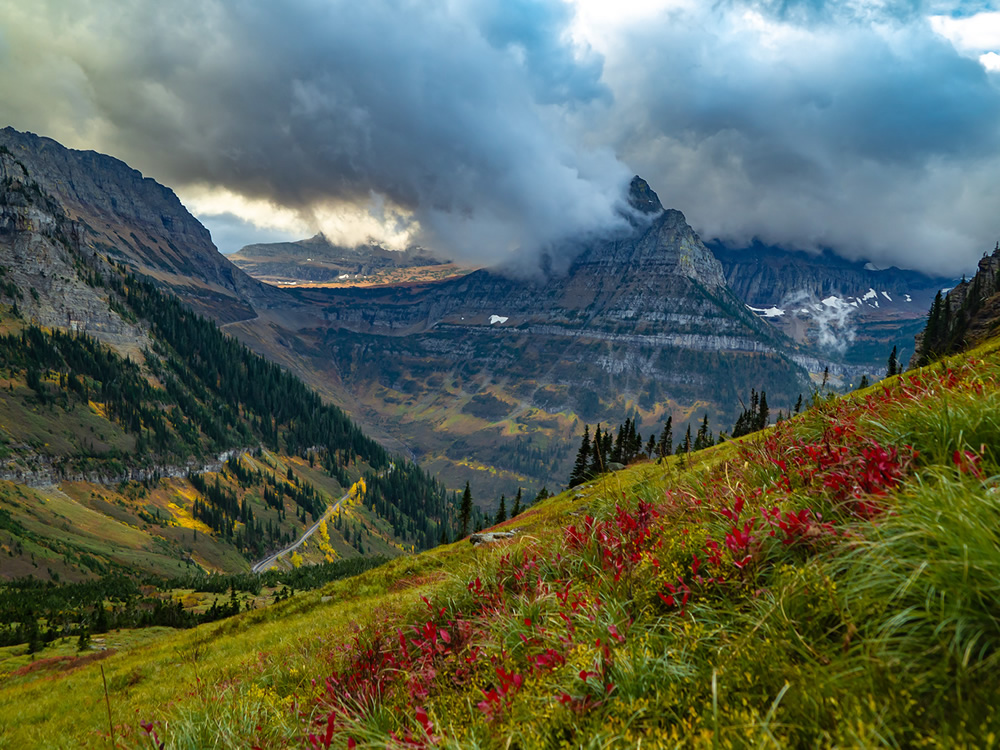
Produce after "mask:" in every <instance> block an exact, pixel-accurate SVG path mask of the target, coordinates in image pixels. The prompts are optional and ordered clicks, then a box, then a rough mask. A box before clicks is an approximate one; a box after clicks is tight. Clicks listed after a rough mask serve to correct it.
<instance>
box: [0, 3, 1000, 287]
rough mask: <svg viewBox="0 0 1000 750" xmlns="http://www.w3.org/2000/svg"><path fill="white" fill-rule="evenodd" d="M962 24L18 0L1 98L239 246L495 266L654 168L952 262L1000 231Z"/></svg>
mask: <svg viewBox="0 0 1000 750" xmlns="http://www.w3.org/2000/svg"><path fill="white" fill-rule="evenodd" d="M961 8H964V10H962V13H958V10H959V9H960V4H958V3H952V4H946V3H926V4H921V3H901V2H898V3H894V2H875V1H874V0H872V1H871V2H867V1H865V0H856V1H855V2H850V3H824V2H818V1H817V2H787V1H784V2H735V1H732V0H731V1H729V2H721V3H714V4H705V3H699V2H693V0H642V1H641V2H640V1H638V0H637V1H636V2H633V3H628V2H622V3H616V4H615V5H614V7H613V8H609V6H608V4H607V3H601V2H597V1H596V0H577V1H576V2H563V0H483V1H482V2H476V3H468V2H459V1H458V0H453V1H451V2H429V1H424V0H371V1H370V2H365V3H349V2H343V1H341V0H324V1H322V2H321V1H320V0H289V1H288V2H283V3H280V4H261V3H240V2H235V0H232V1H230V0H200V1H198V2H194V1H192V0H177V2H173V3H169V4H164V3H155V2H152V0H133V1H132V2H129V3H112V2H109V1H108V0H38V1H37V2H34V3H30V4H29V3H13V2H4V3H0V100H2V101H3V102H4V113H5V115H6V118H5V119H7V120H8V122H9V124H11V125H13V126H15V127H18V128H20V129H30V130H34V131H36V132H39V133H40V134H43V135H50V136H52V137H54V138H56V139H58V140H60V141H62V142H64V143H66V144H67V145H70V146H73V147H77V148H94V149H97V150H101V151H105V152H108V153H112V154H114V155H116V156H118V157H120V158H122V159H124V160H126V161H128V162H129V163H130V164H132V165H133V166H136V167H137V168H139V169H141V170H142V171H143V172H145V173H147V174H149V175H151V176H153V177H155V178H156V179H158V180H160V181H162V182H166V183H167V184H170V185H172V186H174V187H176V188H177V189H178V192H179V193H180V195H181V197H182V198H183V199H184V200H185V201H187V202H188V203H189V204H190V205H191V206H192V208H193V209H194V210H195V211H196V213H199V215H201V216H202V217H203V218H205V219H206V220H207V222H208V224H209V226H210V228H215V227H217V228H218V229H217V230H216V234H217V236H219V237H220V239H222V238H225V242H226V243H237V242H238V241H240V239H241V238H242V237H244V236H245V237H246V240H247V241H249V240H250V239H252V238H253V237H254V236H257V235H255V234H254V232H256V231H258V230H257V229H255V230H254V231H250V232H246V234H245V235H244V233H243V229H241V228H247V227H248V226H249V225H248V222H249V224H252V225H253V226H254V227H256V228H258V229H259V231H260V232H262V233H264V234H265V235H266V236H268V237H274V236H279V235H281V236H295V235H304V234H306V233H308V232H312V231H316V230H323V231H325V232H326V233H327V234H328V235H330V236H331V237H332V238H333V239H335V240H341V241H347V242H350V241H361V240H363V239H365V238H366V237H368V236H373V237H376V238H378V239H381V240H382V241H384V242H387V243H389V244H392V245H396V246H402V245H405V244H407V243H409V242H414V241H419V242H423V243H425V244H428V245H430V246H436V247H441V248H443V249H444V250H445V251H446V252H447V253H448V254H450V255H452V256H454V257H461V258H466V259H469V260H473V261H476V262H481V263H489V262H502V261H504V260H505V259H507V258H509V257H510V256H511V254H512V253H515V252H516V251H517V250H519V249H520V250H521V251H522V254H523V252H524V250H528V251H529V253H530V251H532V250H536V249H538V248H542V247H546V246H549V245H551V244H553V243H557V242H558V241H559V240H560V239H562V238H565V237H566V236H568V235H570V236H571V235H577V234H580V233H589V232H600V231H605V230H607V229H609V228H613V227H614V226H616V225H617V224H619V223H620V221H621V219H620V217H619V211H620V209H621V207H622V206H623V200H624V191H625V188H626V186H627V184H628V180H629V178H630V177H631V175H632V174H633V173H639V174H641V175H642V176H644V177H645V178H646V179H647V180H649V182H650V183H651V185H652V186H653V187H654V188H655V189H657V190H658V192H659V193H660V196H661V198H662V199H663V202H664V204H665V205H669V206H673V207H677V208H680V209H681V210H683V211H685V213H686V214H687V216H688V219H689V220H690V221H691V222H692V224H693V225H694V226H695V227H696V228H697V229H698V230H699V231H700V232H701V233H702V234H703V235H704V236H706V237H719V238H721V239H723V240H725V241H728V242H736V243H739V242H745V241H748V240H749V239H750V238H752V237H754V236H756V237H759V238H760V239H761V240H763V241H764V242H767V243H770V244H778V245H783V246H786V247H799V248H806V249H808V248H814V247H820V246H830V247H833V248H834V249H836V250H837V251H838V252H840V253H842V254H844V255H846V256H848V257H852V258H860V257H865V258H869V259H871V260H873V261H875V262H876V263H879V264H882V265H888V264H892V263H894V264H897V265H901V266H906V267H914V268H919V269H922V270H929V271H936V272H956V271H957V272H960V271H961V270H964V269H965V267H967V266H970V265H971V264H973V263H974V262H975V260H976V259H977V258H978V256H979V255H980V254H981V253H982V252H983V251H984V250H986V249H988V248H992V245H993V242H994V241H995V239H996V236H997V234H998V233H1000V226H998V222H997V220H996V218H995V215H996V206H997V205H1000V201H998V199H1000V187H998V184H997V181H996V179H995V175H996V174H997V173H998V168H1000V156H998V154H1000V149H998V145H1000V143H998V140H1000V139H998V136H1000V117H998V114H1000V72H998V71H997V70H996V68H995V67H993V66H992V61H993V59H994V57H995V56H996V54H997V53H998V52H1000V23H995V22H996V21H997V17H1000V14H995V13H991V12H989V11H988V9H987V8H985V6H984V8H975V7H974V8H972V9H969V4H967V3H966V4H961ZM976 11H982V12H979V13H976ZM994 28H996V29H997V33H996V34H993V32H991V31H990V30H991V29H994ZM984 30H985V31H984ZM991 55H993V57H991ZM213 224H214V226H213ZM223 249H224V250H235V249H237V247H232V246H231V247H225V246H223ZM956 264H958V265H959V267H958V268H956Z"/></svg>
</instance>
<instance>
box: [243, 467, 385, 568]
mask: <svg viewBox="0 0 1000 750" xmlns="http://www.w3.org/2000/svg"><path fill="white" fill-rule="evenodd" d="M394 468H395V465H394V464H389V468H388V469H386V470H385V473H386V474H388V473H389V472H391V471H392V470H393V469H394ZM360 481H361V480H358V482H360ZM358 482H355V483H354V484H352V485H351V487H350V489H349V490H347V492H345V493H344V495H343V496H342V497H341V498H340V499H339V500H338V501H337V502H335V503H334V504H333V505H331V506H330V507H329V508H327V509H326V512H325V513H323V515H322V516H320V518H319V520H318V521H316V523H314V524H313V525H312V526H310V527H309V528H308V529H306V530H305V531H304V532H303V533H302V536H300V537H299V540H298V541H297V542H295V543H294V544H290V545H288V546H287V547H285V548H284V549H280V550H278V551H277V552H273V553H271V554H270V555H268V556H267V557H265V558H264V559H263V560H261V561H260V562H258V563H254V566H253V567H252V568H250V570H251V571H253V572H254V573H263V572H264V571H265V570H267V569H268V568H270V567H271V566H272V565H274V564H275V563H276V562H278V558H280V557H283V556H284V555H287V554H290V553H292V552H294V551H295V550H297V549H298V548H299V547H300V546H302V544H303V543H304V542H305V541H306V540H307V539H308V538H309V537H311V536H312V535H313V534H314V533H315V532H316V529H318V528H319V525H320V524H321V523H323V522H324V521H326V520H328V519H329V518H330V516H332V515H333V514H334V513H336V512H337V509H338V508H339V507H340V504H341V503H343V502H345V501H346V500H348V499H349V498H350V497H351V496H352V495H354V494H355V493H356V492H357V491H358Z"/></svg>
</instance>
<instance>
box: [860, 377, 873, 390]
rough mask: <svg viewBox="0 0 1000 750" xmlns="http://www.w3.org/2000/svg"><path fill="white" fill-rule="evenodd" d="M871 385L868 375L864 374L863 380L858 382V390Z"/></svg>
mask: <svg viewBox="0 0 1000 750" xmlns="http://www.w3.org/2000/svg"><path fill="white" fill-rule="evenodd" d="M869 385H870V383H869V382H868V376H867V375H862V376H861V382H860V383H858V390H859V391H861V390H864V389H865V388H867V387H868V386H869Z"/></svg>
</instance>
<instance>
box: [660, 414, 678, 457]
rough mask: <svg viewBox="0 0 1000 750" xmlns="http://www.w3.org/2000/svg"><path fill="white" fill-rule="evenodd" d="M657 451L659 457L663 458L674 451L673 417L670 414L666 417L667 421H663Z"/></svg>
mask: <svg viewBox="0 0 1000 750" xmlns="http://www.w3.org/2000/svg"><path fill="white" fill-rule="evenodd" d="M657 452H658V454H659V456H660V458H665V457H666V456H669V455H670V454H672V453H673V452H674V418H673V417H672V416H670V417H667V421H666V422H664V423H663V432H661V433H660V442H659V444H658V445H657Z"/></svg>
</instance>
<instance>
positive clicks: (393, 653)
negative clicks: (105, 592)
mask: <svg viewBox="0 0 1000 750" xmlns="http://www.w3.org/2000/svg"><path fill="white" fill-rule="evenodd" d="M998 377H1000V341H997V340H994V341H992V342H990V343H988V344H986V345H983V346H981V347H980V348H979V349H977V350H975V351H973V352H971V353H968V354H964V355H960V356H958V357H955V358H952V359H950V360H945V361H942V362H940V363H938V364H936V365H933V366H931V367H928V368H925V369H923V370H919V371H916V372H913V373H907V374H905V375H902V376H899V377H896V378H892V379H889V380H887V381H884V382H883V383H880V384H877V385H876V386H874V387H872V388H870V389H868V390H867V391H864V392H860V393H855V394H852V395H850V396H848V397H845V398H841V399H832V400H830V401H824V402H822V403H818V404H816V405H815V406H814V407H813V408H812V409H810V410H809V411H808V412H806V413H805V414H803V415H801V416H799V417H797V418H795V419H793V420H790V421H786V422H783V423H781V424H779V425H777V426H775V427H773V428H771V429H769V430H766V431H764V432H763V433H758V434H756V435H752V436H750V437H748V438H746V439H743V440H741V441H737V442H731V443H727V444H724V445H720V446H716V447H714V448H711V449H708V450H706V451H702V452H700V453H697V454H692V455H690V456H682V457H673V458H670V459H668V461H667V462H666V463H664V464H659V465H657V464H652V463H647V464H644V465H639V466H635V467H632V468H630V469H628V470H625V471H622V472H619V473H618V474H614V475H605V476H603V477H601V478H599V479H597V480H595V481H593V482H591V483H590V484H588V485H584V486H582V487H578V488H575V489H574V490H572V491H570V492H567V493H563V494H561V495H559V496H557V497H554V498H551V499H549V500H546V501H544V502H541V503H539V504H538V505H537V506H536V507H533V508H532V509H530V510H529V511H527V512H526V513H524V514H522V515H521V516H519V517H517V518H516V519H513V520H511V521H508V522H506V524H504V527H505V529H506V530H512V531H513V530H516V531H517V534H516V536H515V537H514V538H513V539H511V540H509V541H502V542H498V543H494V544H491V545H485V546H481V547H473V546H471V545H470V544H469V543H468V542H465V541H463V542H458V543H455V544H451V545H446V546H442V547H438V548H436V549H433V550H430V551H428V552H424V553H422V554H419V555H416V556H413V557H403V558H398V559H395V560H392V561H390V562H388V563H386V564H385V565H383V566H381V567H378V568H376V569H373V570H370V571H368V572H366V573H364V574H362V575H360V576H358V577H355V578H350V579H346V580H342V581H337V582H334V583H332V584H330V585H329V586H327V587H325V588H323V589H321V590H319V591H315V592H311V593H307V594H302V595H300V596H297V597H295V598H293V599H291V600H289V601H285V602H281V603H279V604H277V605H275V606H272V607H269V608H268V609H266V610H260V611H256V612H250V613H246V614H243V615H240V616H238V617H235V618H231V619H229V620H227V621H225V622H224V623H221V624H220V623H213V624H210V625H205V626H201V627H198V628H195V629H192V630H186V631H183V632H178V633H170V632H169V631H166V632H164V633H163V634H162V635H158V636H156V637H155V638H154V637H152V636H151V635H148V634H147V642H145V643H135V644H132V645H129V644H128V642H127V641H128V639H127V637H126V635H127V634H122V635H121V637H119V640H120V641H121V644H122V645H121V647H120V649H119V650H118V651H117V652H113V651H111V650H107V651H100V652H97V651H90V652H85V653H84V654H83V655H81V656H80V657H79V658H76V659H73V658H72V657H69V656H67V658H66V659H64V660H62V661H59V660H56V659H49V660H45V661H39V662H35V663H33V664H29V665H27V666H25V667H23V668H21V669H19V670H17V671H14V672H11V673H8V674H3V675H0V684H2V686H3V687H0V747H2V748H25V747H111V746H116V747H135V748H139V747H164V748H203V747H233V748H237V747H239V748H244V747H259V748H282V747H393V748H395V747H427V746H441V747H456V748H459V747H460V748H470V747H497V748H500V747H504V748H506V747H511V748H513V747H519V748H535V747H595V748H596V747H636V746H639V743H640V741H641V746H642V747H665V746H670V747H675V746H681V747H814V746H820V747H844V746H851V747H855V746H865V747H876V746H887V747H904V746H905V747H920V746H927V747H962V746H969V747H989V746H992V745H995V744H996V741H997V736H998V732H1000V718H998V715H997V712H996V711H995V707H994V704H995V698H996V695H997V694H998V691H1000V670H998V669H997V667H998V658H1000V657H998V646H1000V610H998V609H997V602H998V601H1000V524H998V519H1000V478H998V472H1000V463H998V460H1000V456H998V453H997V451H998V446H1000V386H998ZM102 669H103V672H104V674H105V675H106V677H107V693H105V690H104V687H103V683H102V672H101V670H102ZM112 732H113V733H114V739H113V740H112V738H111V737H110V734H111V733H112Z"/></svg>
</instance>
